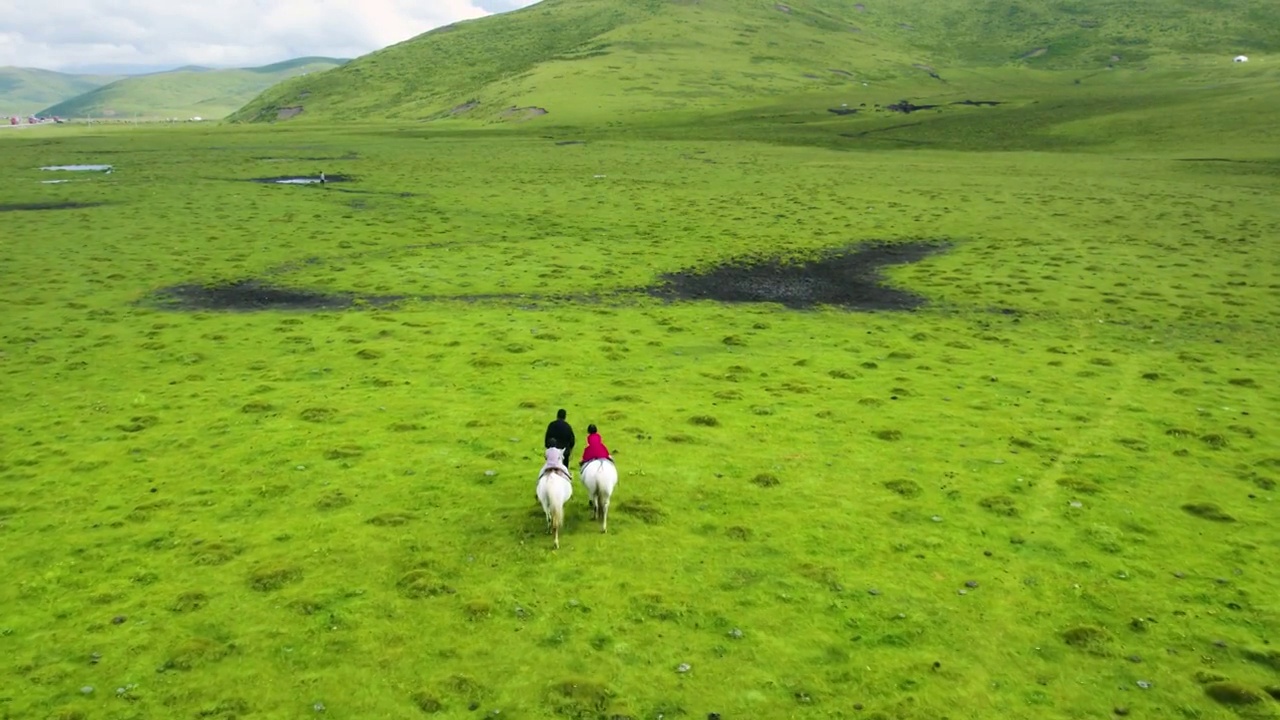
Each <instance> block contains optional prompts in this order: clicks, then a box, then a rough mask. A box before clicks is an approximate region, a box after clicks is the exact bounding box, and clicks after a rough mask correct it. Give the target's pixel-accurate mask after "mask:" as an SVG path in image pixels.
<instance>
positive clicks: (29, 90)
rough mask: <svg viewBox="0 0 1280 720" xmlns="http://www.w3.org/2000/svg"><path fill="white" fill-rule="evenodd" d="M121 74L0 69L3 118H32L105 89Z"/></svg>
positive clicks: (15, 68) (17, 68)
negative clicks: (68, 100)
mask: <svg viewBox="0 0 1280 720" xmlns="http://www.w3.org/2000/svg"><path fill="white" fill-rule="evenodd" d="M121 77H123V76H122V75H71V74H67V73H60V72H54V71H52V70H39V69H36V68H19V67H4V68H0V115H2V116H5V117H8V116H10V115H32V114H35V113H36V112H37V111H39V110H40V109H41V108H44V107H48V106H49V105H52V104H54V103H58V102H62V101H63V100H67V99H69V98H73V97H75V96H77V95H82V94H84V93H87V92H89V91H90V90H93V89H94V88H98V87H102V86H103V85H106V84H107V83H110V82H114V81H116V80H119V79H120V78H121Z"/></svg>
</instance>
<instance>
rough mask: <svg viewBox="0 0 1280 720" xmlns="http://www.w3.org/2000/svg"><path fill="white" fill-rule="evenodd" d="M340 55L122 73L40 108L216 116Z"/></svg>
mask: <svg viewBox="0 0 1280 720" xmlns="http://www.w3.org/2000/svg"><path fill="white" fill-rule="evenodd" d="M344 62H346V61H345V60H339V59H334V58H323V57H305V58H296V59H293V60H288V61H285V62H281V63H275V64H273V65H264V66H262V67H256V68H235V69H222V70H214V69H210V68H203V67H195V66H187V67H183V68H178V69H177V70H170V71H168V72H160V73H151V74H148V75H138V76H134V77H126V78H123V79H120V80H116V81H115V82H112V83H109V84H106V85H103V86H101V87H97V88H94V89H92V90H89V91H88V92H85V93H83V94H81V95H78V96H76V97H73V98H71V99H69V100H65V101H63V102H60V103H58V104H56V105H52V106H50V107H47V108H45V109H44V110H42V111H41V114H43V115H60V116H63V117H72V118H76V117H85V116H93V117H112V116H116V117H125V118H132V117H135V116H141V117H143V118H167V117H176V118H184V119H185V118H188V117H191V116H200V117H205V118H221V117H223V116H225V115H227V114H228V113H230V112H232V111H233V110H235V109H236V108H238V107H240V106H241V105H243V104H244V103H245V102H247V101H248V100H250V99H251V98H253V97H254V96H255V95H256V94H258V93H261V92H262V91H263V90H266V89H267V88H269V87H271V86H272V85H275V84H276V83H279V82H280V81H282V80H286V79H288V78H292V77H297V76H305V75H309V74H315V73H321V72H324V71H325V70H330V69H332V68H335V67H338V66H340V65H342V64H343V63H344Z"/></svg>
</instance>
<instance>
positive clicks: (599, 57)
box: [232, 0, 1280, 126]
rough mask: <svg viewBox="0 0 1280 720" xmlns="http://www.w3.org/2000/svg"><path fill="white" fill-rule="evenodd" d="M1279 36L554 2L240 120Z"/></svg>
mask: <svg viewBox="0 0 1280 720" xmlns="http://www.w3.org/2000/svg"><path fill="white" fill-rule="evenodd" d="M1278 26H1280V6H1277V5H1275V4H1259V3H1256V2H1251V1H1250V0H1220V1H1219V2H1214V3H1207V4H1206V3H1195V2H1190V0H1156V1H1154V2H1149V3H1133V2H1127V1H1124V0H1086V1H1082V2H1075V3H1054V4H1050V5H1046V4H1045V3H1043V2H1038V1H1037V2H1033V1H1030V0H1000V1H999V2H989V1H987V0H894V2H891V3H883V4H882V3H877V2H870V3H862V2H850V1H848V0H797V1H796V2H789V3H778V2H775V1H774V0H746V1H742V0H697V1H696V2H694V1H691V0H678V1H676V2H669V1H667V0H643V1H639V2H637V1H636V0H542V2H539V3H537V4H536V5H533V6H530V7H528V8H525V9H523V10H519V11H516V12H512V13H507V14H504V15H500V16H496V17H488V18H483V19H480V20H476V21H471V22H465V23H459V24H458V25H454V26H450V27H447V28H442V29H439V30H436V31H433V32H431V33H427V34H425V35H422V36H419V37H416V38H414V39H411V40H409V41H406V42H404V43H400V44H398V45H394V46H392V47H389V48H386V49H384V50H381V51H378V52H375V53H371V54H369V55H366V56H364V57H362V58H359V59H357V60H356V61H354V62H352V63H350V64H349V65H347V66H344V67H343V68H341V69H339V70H336V71H334V72H330V73H324V74H322V75H314V76H309V77H306V78H298V79H294V80H290V81H287V82H284V83H281V84H280V85H277V86H273V87H272V88H271V89H269V90H267V91H266V92H264V93H263V94H262V95H261V96H259V97H258V98H256V99H255V100H254V101H253V102H251V103H249V104H248V105H247V106H246V107H245V108H243V109H242V110H240V111H238V112H236V113H235V114H234V115H233V116H232V119H234V120H236V121H274V120H276V119H277V118H278V117H279V113H280V111H281V110H286V109H291V110H289V111H290V112H296V109H297V108H302V112H301V114H300V115H297V116H296V117H294V118H293V120H291V122H295V123H298V122H301V123H306V122H333V121H347V122H354V121H364V120H368V119H372V118H379V119H382V118H389V119H394V120H399V121H421V120H438V119H448V118H464V119H471V120H476V121H482V122H488V123H506V122H511V121H513V120H524V119H526V118H527V117H528V115H527V110H524V109H527V108H541V109H543V110H546V111H548V112H549V113H550V114H551V116H552V117H553V118H555V119H556V121H557V122H563V123H586V124H590V125H592V126H600V125H607V124H610V123H619V122H621V123H628V122H634V121H635V120H637V119H649V118H653V117H655V116H663V115H667V114H670V113H673V112H677V113H678V112H692V113H696V114H697V115H698V116H699V117H701V116H702V115H705V114H707V113H711V112H733V111H740V110H747V109H750V108H753V107H756V106H757V105H759V104H760V102H761V101H762V100H764V99H772V100H774V101H776V102H778V103H785V102H789V101H791V100H793V99H794V98H795V97H797V96H802V95H812V94H818V93H823V92H826V93H829V94H832V95H839V96H843V97H844V98H845V99H846V101H847V100H850V99H854V100H855V101H859V100H861V99H862V97H866V96H871V95H876V94H878V93H881V92H883V91H884V90H885V89H888V88H890V87H892V88H896V89H898V90H899V91H902V92H910V93H912V96H916V95H923V94H938V95H951V94H957V93H964V92H968V91H973V90H977V89H982V88H988V87H995V88H1023V87H1025V86H1027V85H1032V84H1035V81H1034V80H1032V78H1039V79H1040V81H1059V80H1060V81H1061V82H1062V83H1063V84H1070V83H1072V82H1073V81H1074V80H1081V81H1082V82H1084V81H1086V80H1088V81H1092V82H1107V80H1106V79H1105V77H1106V76H1108V75H1119V76H1123V75H1130V76H1132V75H1133V74H1143V75H1144V77H1145V76H1148V75H1156V74H1165V73H1179V72H1181V73H1184V74H1185V73H1188V72H1190V73H1193V74H1194V73H1200V72H1203V71H1205V70H1206V69H1208V68H1212V67H1215V66H1222V65H1226V66H1228V68H1229V66H1230V63H1231V57H1232V56H1233V55H1236V54H1239V53H1246V54H1252V55H1254V56H1255V57H1256V58H1258V59H1259V60H1262V59H1263V58H1265V57H1266V56H1267V55H1269V54H1272V53H1274V52H1276V51H1277V50H1280V37H1278V36H1277V34H1276V33H1275V32H1274V30H1273V28H1275V27H1278ZM428 68H429V71H426V70H425V69H428ZM1045 73H1053V74H1049V75H1046V74H1045ZM1067 73H1070V74H1067ZM1050 78H1053V79H1054V80H1050ZM895 99H897V98H895ZM960 99H963V98H960Z"/></svg>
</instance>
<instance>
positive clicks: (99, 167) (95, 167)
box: [40, 165, 112, 172]
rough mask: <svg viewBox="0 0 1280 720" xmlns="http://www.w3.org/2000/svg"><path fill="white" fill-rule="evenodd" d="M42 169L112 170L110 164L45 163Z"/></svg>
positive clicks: (70, 170)
mask: <svg viewBox="0 0 1280 720" xmlns="http://www.w3.org/2000/svg"><path fill="white" fill-rule="evenodd" d="M40 169H41V170H66V171H69V172H110V171H111V169H112V168H111V166H110V165H45V166H44V167H42V168H40Z"/></svg>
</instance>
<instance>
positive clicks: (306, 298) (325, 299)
mask: <svg viewBox="0 0 1280 720" xmlns="http://www.w3.org/2000/svg"><path fill="white" fill-rule="evenodd" d="M153 299H155V300H156V301H158V302H159V303H160V305H161V306H162V307H164V308H165V309H170V310H332V309H341V308H347V307H351V306H353V305H354V304H355V303H356V301H357V300H360V301H362V302H365V303H369V304H372V305H377V304H386V303H389V302H395V301H396V300H401V299H403V298H400V297H373V298H357V297H356V296H355V295H349V294H326V293H318V292H309V291H306V290H291V289H288V288H281V287H273V286H270V285H265V284H263V283H261V282H258V281H256V280H238V281H235V282H228V283H221V284H214V285H195V284H192V285H175V286H173V287H168V288H164V289H162V290H160V291H158V292H156V293H155V294H154V296H153Z"/></svg>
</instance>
